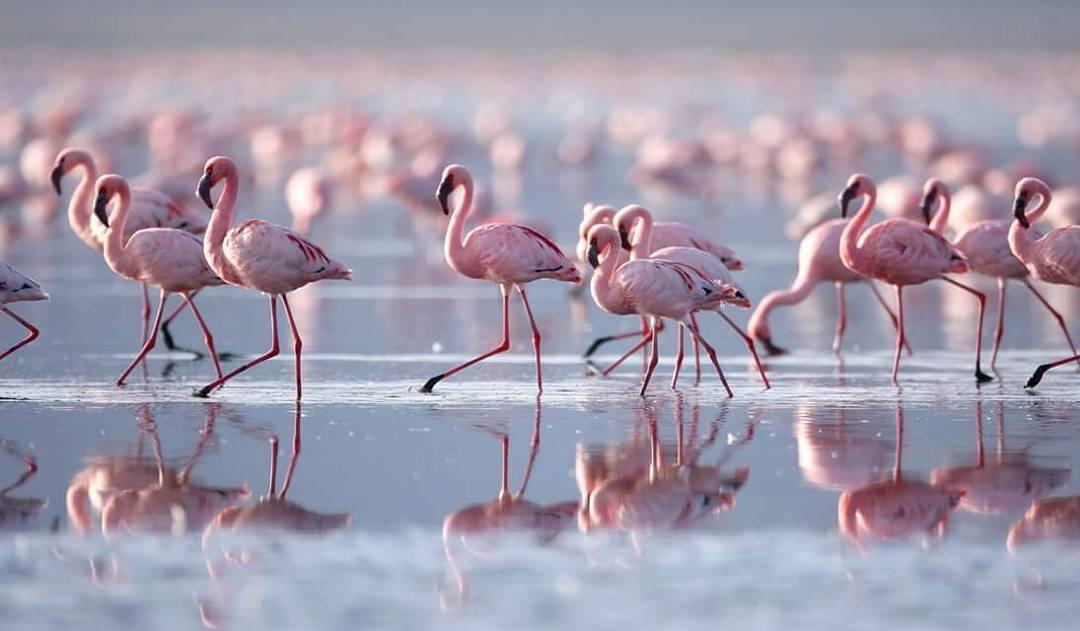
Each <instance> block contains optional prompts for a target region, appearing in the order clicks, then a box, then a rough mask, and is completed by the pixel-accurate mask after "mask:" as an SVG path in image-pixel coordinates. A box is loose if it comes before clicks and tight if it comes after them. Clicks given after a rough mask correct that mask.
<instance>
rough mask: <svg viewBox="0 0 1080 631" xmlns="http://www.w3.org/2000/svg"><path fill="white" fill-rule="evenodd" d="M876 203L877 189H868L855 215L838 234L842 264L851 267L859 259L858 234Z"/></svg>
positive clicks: (860, 232)
mask: <svg viewBox="0 0 1080 631" xmlns="http://www.w3.org/2000/svg"><path fill="white" fill-rule="evenodd" d="M875 203H877V191H875V190H873V189H870V190H869V191H867V192H866V195H865V196H864V198H863V203H862V206H860V207H859V210H858V212H856V213H855V216H854V217H852V218H851V220H850V221H848V225H847V226H845V227H844V232H843V233H841V235H840V258H841V259H842V260H843V261H844V265H847V266H848V267H850V268H853V269H854V267H855V266H856V265H857V262H858V261H861V259H862V257H861V250H860V249H859V247H858V243H859V235H861V234H862V231H863V228H864V227H866V221H867V220H868V219H870V213H872V212H874V204H875Z"/></svg>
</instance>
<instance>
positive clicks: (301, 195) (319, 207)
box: [285, 167, 333, 234]
mask: <svg viewBox="0 0 1080 631" xmlns="http://www.w3.org/2000/svg"><path fill="white" fill-rule="evenodd" d="M285 201H286V202H287V203H288V205H289V211H290V212H291V213H292V216H293V225H292V228H293V230H295V231H296V232H299V233H300V234H307V233H308V232H310V230H311V222H312V221H314V220H315V219H316V218H318V217H319V216H320V215H322V214H323V213H324V212H326V209H327V208H328V207H329V206H330V205H331V204H332V203H333V189H332V186H331V184H330V179H329V178H327V177H326V175H325V174H324V173H323V172H322V171H320V170H319V169H317V168H315V167H304V168H302V169H297V170H296V172H295V173H293V174H292V175H291V176H290V177H289V179H288V181H287V182H285Z"/></svg>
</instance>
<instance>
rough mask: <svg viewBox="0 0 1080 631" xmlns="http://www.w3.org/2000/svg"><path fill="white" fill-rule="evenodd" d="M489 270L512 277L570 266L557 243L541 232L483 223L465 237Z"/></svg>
mask: <svg viewBox="0 0 1080 631" xmlns="http://www.w3.org/2000/svg"><path fill="white" fill-rule="evenodd" d="M465 247H466V249H469V250H472V251H474V252H476V253H477V255H478V256H479V258H480V260H481V261H482V262H483V264H484V266H485V268H486V269H488V270H493V271H495V272H496V274H497V275H498V276H499V277H500V278H507V279H511V278H514V277H517V276H521V277H527V276H530V275H536V274H548V273H554V272H558V271H560V270H564V269H567V268H568V267H571V266H572V263H571V262H570V259H568V258H567V257H566V255H565V254H563V252H562V250H561V249H559V246H557V245H555V244H554V243H553V242H552V241H551V239H549V238H547V237H546V236H544V235H543V234H541V233H539V232H537V231H536V230H533V229H532V228H528V227H526V226H522V225H518V224H494V223H493V224H486V225H483V226H480V227H478V228H476V229H475V230H473V231H472V232H470V233H469V235H468V236H467V237H466V238H465Z"/></svg>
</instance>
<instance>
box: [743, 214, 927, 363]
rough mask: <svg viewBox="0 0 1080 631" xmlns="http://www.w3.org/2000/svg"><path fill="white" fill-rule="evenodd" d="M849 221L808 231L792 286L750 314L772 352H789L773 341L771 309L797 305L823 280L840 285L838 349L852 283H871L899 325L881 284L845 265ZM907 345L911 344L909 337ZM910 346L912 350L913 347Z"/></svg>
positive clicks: (766, 299)
mask: <svg viewBox="0 0 1080 631" xmlns="http://www.w3.org/2000/svg"><path fill="white" fill-rule="evenodd" d="M834 212H835V210H834ZM847 224H848V222H847V220H846V219H830V220H829V221H826V222H824V223H821V224H818V225H817V226H814V227H813V228H812V229H811V230H810V231H809V232H807V233H806V236H805V237H803V239H802V241H800V242H799V271H798V273H797V274H796V275H795V281H794V282H792V284H791V287H789V288H788V289H780V290H776V291H772V292H769V293H768V294H766V296H765V297H764V298H762V299H761V303H760V304H758V308H757V309H756V310H755V311H754V314H753V315H752V316H750V322H749V324H748V325H747V329H749V331H750V335H751V336H753V338H754V339H755V340H757V341H758V342H760V343H761V344H762V345H763V346H764V347H765V352H766V353H768V354H769V355H781V354H783V353H786V352H787V351H786V350H784V349H783V348H781V347H779V346H777V345H776V344H775V343H773V338H772V331H771V330H770V328H769V313H771V312H772V310H773V309H775V308H777V307H783V306H787V305H796V304H799V303H800V302H802V301H803V300H806V298H807V297H808V296H809V295H810V292H811V291H813V290H814V287H815V286H817V284H818V283H821V282H832V283H833V284H834V285H835V286H836V303H837V305H838V309H837V314H836V336H835V337H834V338H833V345H832V348H833V352H834V353H837V354H839V353H840V348H841V346H842V345H843V343H844V331H845V330H846V329H847V301H846V299H845V297H844V290H845V288H846V287H847V284H848V283H862V282H865V283H867V287H869V288H870V291H872V292H873V293H874V297H875V298H877V301H878V302H879V303H880V304H881V308H882V309H884V310H885V313H887V314H889V319H890V320H891V321H892V323H893V327H896V326H897V320H896V314H894V313H893V312H892V309H890V308H889V305H888V304H886V302H885V298H883V297H882V295H881V293H880V292H878V289H877V286H875V285H874V283H872V282H869V281H868V280H867V278H866V277H865V276H862V275H861V274H858V273H856V272H853V271H851V270H850V269H848V268H847V267H845V266H844V262H843V261H841V260H840V235H841V234H842V233H843V232H844V228H845V227H846V226H847ZM904 345H905V347H907V341H906V340H905V341H904ZM907 348H908V353H910V352H911V348H910V347H907Z"/></svg>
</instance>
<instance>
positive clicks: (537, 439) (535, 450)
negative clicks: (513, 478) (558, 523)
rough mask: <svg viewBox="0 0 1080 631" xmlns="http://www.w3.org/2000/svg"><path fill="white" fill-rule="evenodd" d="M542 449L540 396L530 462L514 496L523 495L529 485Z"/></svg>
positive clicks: (537, 402) (530, 447)
mask: <svg viewBox="0 0 1080 631" xmlns="http://www.w3.org/2000/svg"><path fill="white" fill-rule="evenodd" d="M539 451H540V398H539V397H537V398H536V412H535V414H534V415H533V432H532V439H531V440H530V441H529V462H528V463H526V464H525V473H524V474H523V475H522V476H521V486H519V487H518V490H517V493H516V494H515V495H514V497H521V496H522V495H524V493H525V489H526V488H528V486H529V479H530V478H531V477H532V471H533V466H535V465H536V456H537V454H538V453H539Z"/></svg>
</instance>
